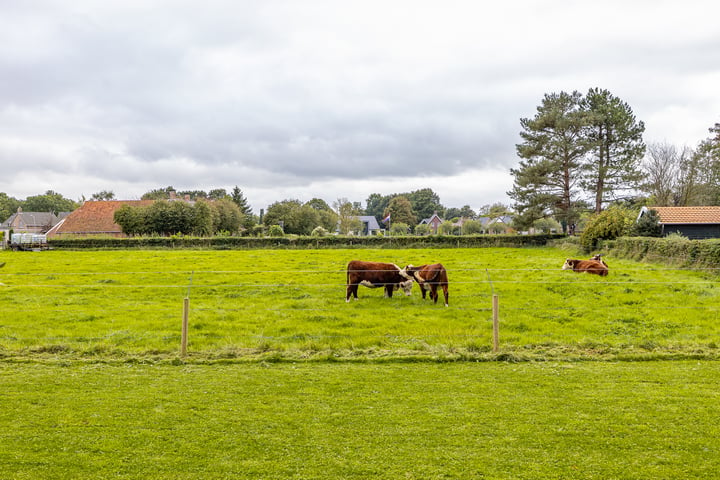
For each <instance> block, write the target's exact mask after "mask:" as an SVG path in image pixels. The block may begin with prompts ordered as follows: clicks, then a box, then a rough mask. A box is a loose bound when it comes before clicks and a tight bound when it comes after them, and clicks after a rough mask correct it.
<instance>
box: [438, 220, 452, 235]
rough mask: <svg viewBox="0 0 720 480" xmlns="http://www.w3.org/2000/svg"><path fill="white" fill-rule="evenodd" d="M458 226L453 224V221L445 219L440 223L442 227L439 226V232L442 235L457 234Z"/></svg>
mask: <svg viewBox="0 0 720 480" xmlns="http://www.w3.org/2000/svg"><path fill="white" fill-rule="evenodd" d="M455 230H456V227H455V225H453V223H452V222H451V221H450V220H445V221H444V222H442V223H441V224H440V227H439V228H438V233H439V234H440V235H454V234H455Z"/></svg>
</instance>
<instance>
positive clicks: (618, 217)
mask: <svg viewBox="0 0 720 480" xmlns="http://www.w3.org/2000/svg"><path fill="white" fill-rule="evenodd" d="M633 219H634V215H633V213H632V212H631V211H630V210H628V209H626V208H623V207H619V206H612V207H610V208H608V209H607V210H605V211H604V212H601V213H600V214H599V215H596V216H594V217H593V218H592V219H590V221H589V222H588V224H587V226H586V227H585V230H584V231H583V233H582V235H580V244H581V245H582V247H583V248H584V249H585V251H588V252H589V251H591V250H593V249H595V248H596V247H597V245H598V242H599V241H600V240H614V239H616V238H618V237H621V236H623V235H626V234H627V233H628V232H629V231H630V229H631V227H632V224H633Z"/></svg>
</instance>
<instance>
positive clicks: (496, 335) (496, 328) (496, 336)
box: [492, 295, 500, 353]
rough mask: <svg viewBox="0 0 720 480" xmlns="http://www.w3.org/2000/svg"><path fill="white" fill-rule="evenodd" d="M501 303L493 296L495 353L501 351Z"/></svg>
mask: <svg viewBox="0 0 720 480" xmlns="http://www.w3.org/2000/svg"><path fill="white" fill-rule="evenodd" d="M499 313H500V301H499V299H498V296H497V295H493V296H492V316H493V353H497V352H498V351H499V350H500V315H499Z"/></svg>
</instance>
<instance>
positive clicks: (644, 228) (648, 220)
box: [632, 210, 662, 237]
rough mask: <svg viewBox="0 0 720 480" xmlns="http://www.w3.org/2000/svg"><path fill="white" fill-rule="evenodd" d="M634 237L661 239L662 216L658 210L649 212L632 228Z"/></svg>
mask: <svg viewBox="0 0 720 480" xmlns="http://www.w3.org/2000/svg"><path fill="white" fill-rule="evenodd" d="M632 235H633V236H636V237H660V236H661V235H662V227H661V226H660V215H659V214H658V212H657V210H648V211H647V212H646V213H645V214H644V215H643V216H642V217H640V219H639V220H638V221H637V222H636V223H635V225H634V226H633V228H632Z"/></svg>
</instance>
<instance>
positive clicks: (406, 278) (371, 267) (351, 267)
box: [345, 260, 413, 302]
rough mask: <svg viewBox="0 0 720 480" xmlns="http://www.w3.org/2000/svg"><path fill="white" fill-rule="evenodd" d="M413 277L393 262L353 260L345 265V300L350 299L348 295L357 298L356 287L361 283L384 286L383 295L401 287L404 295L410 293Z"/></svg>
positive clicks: (389, 295)
mask: <svg viewBox="0 0 720 480" xmlns="http://www.w3.org/2000/svg"><path fill="white" fill-rule="evenodd" d="M412 284H413V277H411V276H410V275H408V274H407V273H406V272H405V269H404V268H402V269H401V268H400V267H398V266H397V265H395V264H394V263H381V262H363V261H361V260H353V261H351V262H350V263H348V266H347V292H346V294H345V301H346V302H349V301H350V296H351V295H352V296H354V297H355V299H356V300H357V298H358V295H357V291H358V287H359V286H360V285H363V286H365V287H370V288H379V287H384V288H385V297H386V298H389V297H392V294H393V291H395V290H399V289H401V288H402V289H403V291H404V292H405V295H407V296H410V294H411V293H412Z"/></svg>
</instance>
